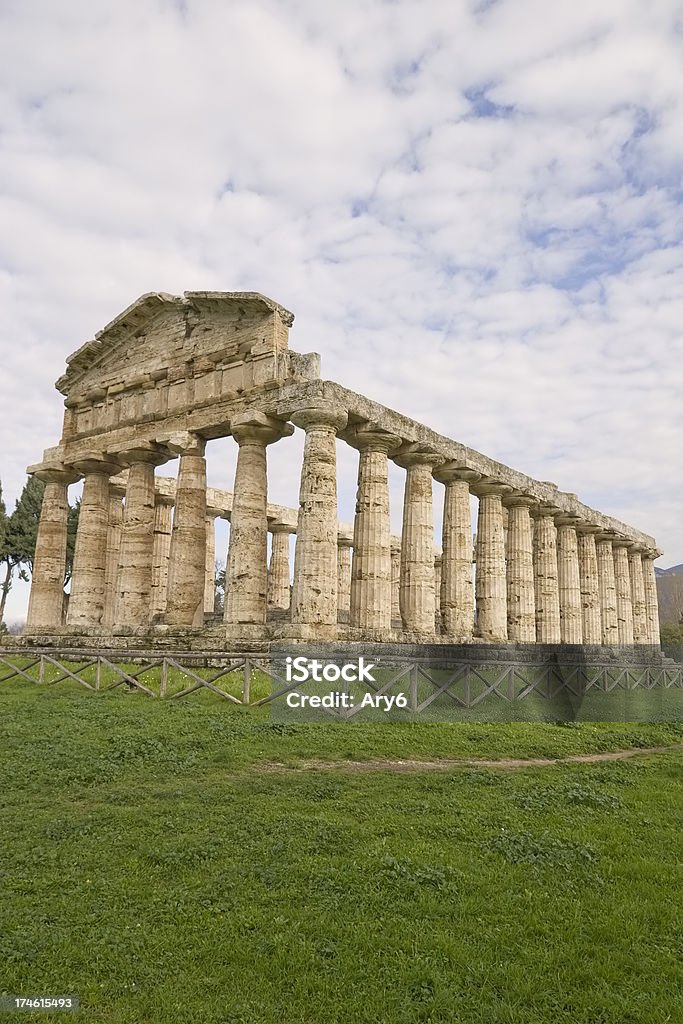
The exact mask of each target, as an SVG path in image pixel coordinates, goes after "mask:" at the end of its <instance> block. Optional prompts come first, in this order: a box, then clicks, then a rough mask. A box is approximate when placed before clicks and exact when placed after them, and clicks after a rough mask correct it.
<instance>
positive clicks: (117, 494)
mask: <svg viewBox="0 0 683 1024" xmlns="http://www.w3.org/2000/svg"><path fill="white" fill-rule="evenodd" d="M125 496H126V485H125V483H124V482H123V481H121V480H110V481H109V497H110V498H125Z"/></svg>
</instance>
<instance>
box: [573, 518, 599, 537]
mask: <svg viewBox="0 0 683 1024" xmlns="http://www.w3.org/2000/svg"><path fill="white" fill-rule="evenodd" d="M576 532H577V533H579V534H583V535H585V536H589V535H591V534H597V533H600V527H599V526H596V525H595V523H589V522H587V521H586V520H585V519H579V521H578V523H577V524H576Z"/></svg>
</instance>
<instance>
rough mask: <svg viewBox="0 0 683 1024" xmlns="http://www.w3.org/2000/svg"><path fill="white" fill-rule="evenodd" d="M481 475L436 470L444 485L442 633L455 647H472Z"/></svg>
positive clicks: (454, 469)
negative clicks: (474, 510) (474, 509)
mask: <svg viewBox="0 0 683 1024" xmlns="http://www.w3.org/2000/svg"><path fill="white" fill-rule="evenodd" d="M480 476H481V474H479V473H475V472H473V471H472V470H469V469H465V468H464V467H463V466H457V465H454V464H453V463H446V464H445V465H443V466H439V467H437V468H436V469H435V470H434V477H435V479H436V480H439V481H440V482H441V483H443V484H444V485H445V491H444V500H443V528H442V534H441V548H442V554H441V590H440V594H439V604H440V610H441V629H442V632H443V634H444V635H445V636H447V637H449V638H450V639H452V640H453V642H454V643H469V641H471V639H472V630H473V628H474V587H473V583H472V516H471V513H470V484H471V483H475V482H476V481H477V480H479V479H480Z"/></svg>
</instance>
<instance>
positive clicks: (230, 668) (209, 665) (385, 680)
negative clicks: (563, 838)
mask: <svg viewBox="0 0 683 1024" xmlns="http://www.w3.org/2000/svg"><path fill="white" fill-rule="evenodd" d="M379 661H380V669H379V673H378V678H377V679H376V681H375V682H374V683H368V684H364V685H365V688H366V689H368V690H372V691H373V692H374V693H375V694H377V695H378V696H381V695H383V694H387V693H391V692H393V691H395V689H396V688H397V687H400V688H401V689H402V690H405V692H406V694H407V698H408V707H409V710H410V711H411V712H412V713H413V714H421V713H425V712H427V711H429V710H430V709H431V710H432V711H433V710H434V708H435V707H436V706H437V705H438V706H440V707H442V708H443V707H444V706H450V707H451V708H452V709H453V711H454V712H455V711H457V710H472V709H475V708H477V707H479V706H480V705H482V704H483V703H484V701H487V700H489V701H490V700H491V699H493V700H496V701H498V702H503V703H505V704H507V705H511V704H519V702H522V701H524V700H528V698H530V697H532V696H533V697H536V698H540V699H541V700H542V701H546V702H548V703H549V704H550V703H552V702H553V701H556V700H557V699H558V698H560V697H567V698H568V699H570V700H577V699H582V698H584V697H586V696H587V695H591V694H594V693H604V694H608V693H623V694H624V695H626V694H627V693H629V692H631V691H634V690H640V691H651V690H660V691H662V692H664V691H667V690H673V689H680V688H683V667H682V666H680V665H675V664H671V663H669V664H619V663H614V662H610V663H604V664H590V663H588V664H587V663H586V660H585V659H583V660H581V659H577V660H574V661H569V660H568V661H562V662H561V663H557V662H556V663H549V662H547V661H543V660H539V661H538V662H533V661H532V662H529V661H523V662H520V661H515V660H514V659H513V658H510V659H509V660H495V661H489V660H486V659H485V657H484V656H483V655H482V656H480V657H478V658H477V657H475V656H473V657H469V658H467V659H464V660H462V661H459V660H457V659H456V660H453V659H452V658H451V659H447V658H444V659H439V658H438V657H424V658H418V657H406V658H400V657H396V658H391V657H390V658H387V659H379ZM284 676H285V674H284V666H283V664H282V661H281V659H278V658H277V657H270V656H268V655H263V654H260V655H255V654H254V653H253V652H240V651H235V652H231V653H230V654H225V655H217V654H216V653H215V652H191V653H176V652H173V653H170V652H168V653H167V652H162V651H148V652H139V651H102V650H82V649H77V650H63V651H60V652H55V650H54V649H48V650H38V649H33V650H31V651H27V652H26V653H22V652H17V651H16V650H2V649H0V685H1V684H2V683H5V682H8V681H9V680H11V679H22V680H25V681H26V682H30V683H33V684H35V685H37V686H41V687H52V686H54V685H55V684H57V683H60V682H65V681H71V682H75V683H78V684H79V685H80V686H82V687H83V688H84V689H86V690H90V691H93V692H100V693H107V692H109V691H112V690H116V689H117V688H120V689H121V690H122V691H123V692H126V693H130V692H137V693H139V694H142V695H144V696H147V697H151V698H156V699H160V698H161V699H165V700H180V699H183V698H186V697H189V696H190V695H192V694H196V693H199V692H201V691H209V692H210V693H212V694H215V695H216V696H218V697H220V698H222V699H224V700H226V701H228V702H230V703H232V704H238V705H242V706H250V707H258V706H263V705H269V704H277V703H278V702H279V703H280V704H282V703H284V702H285V700H286V697H287V695H288V694H289V693H291V692H293V691H297V692H304V691H305V689H306V686H305V684H304V685H303V686H302V685H299V684H296V683H291V682H287V680H286V679H285V677H284ZM343 688H344V687H343V686H342V687H340V689H343ZM345 688H346V691H347V692H348V690H349V687H348V685H346V687H345ZM358 710H359V709H358V708H355V709H354V708H350V709H347V710H346V711H339V712H338V711H335V712H332V714H333V717H342V718H353V717H354V715H356V714H357V713H358Z"/></svg>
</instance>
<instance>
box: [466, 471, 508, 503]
mask: <svg viewBox="0 0 683 1024" xmlns="http://www.w3.org/2000/svg"><path fill="white" fill-rule="evenodd" d="M513 489H514V488H512V487H511V486H510V484H504V483H503V482H502V480H496V479H495V477H492V476H483V477H482V478H481V480H479V481H477V483H475V484H474V485H473V486H472V487H471V491H472V493H473V494H476V496H477V497H478V498H485V497H487V496H488V495H490V494H498V495H499V496H500V497H501V498H502V497H503V495H505V494H509V493H510V491H512V490H513Z"/></svg>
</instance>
